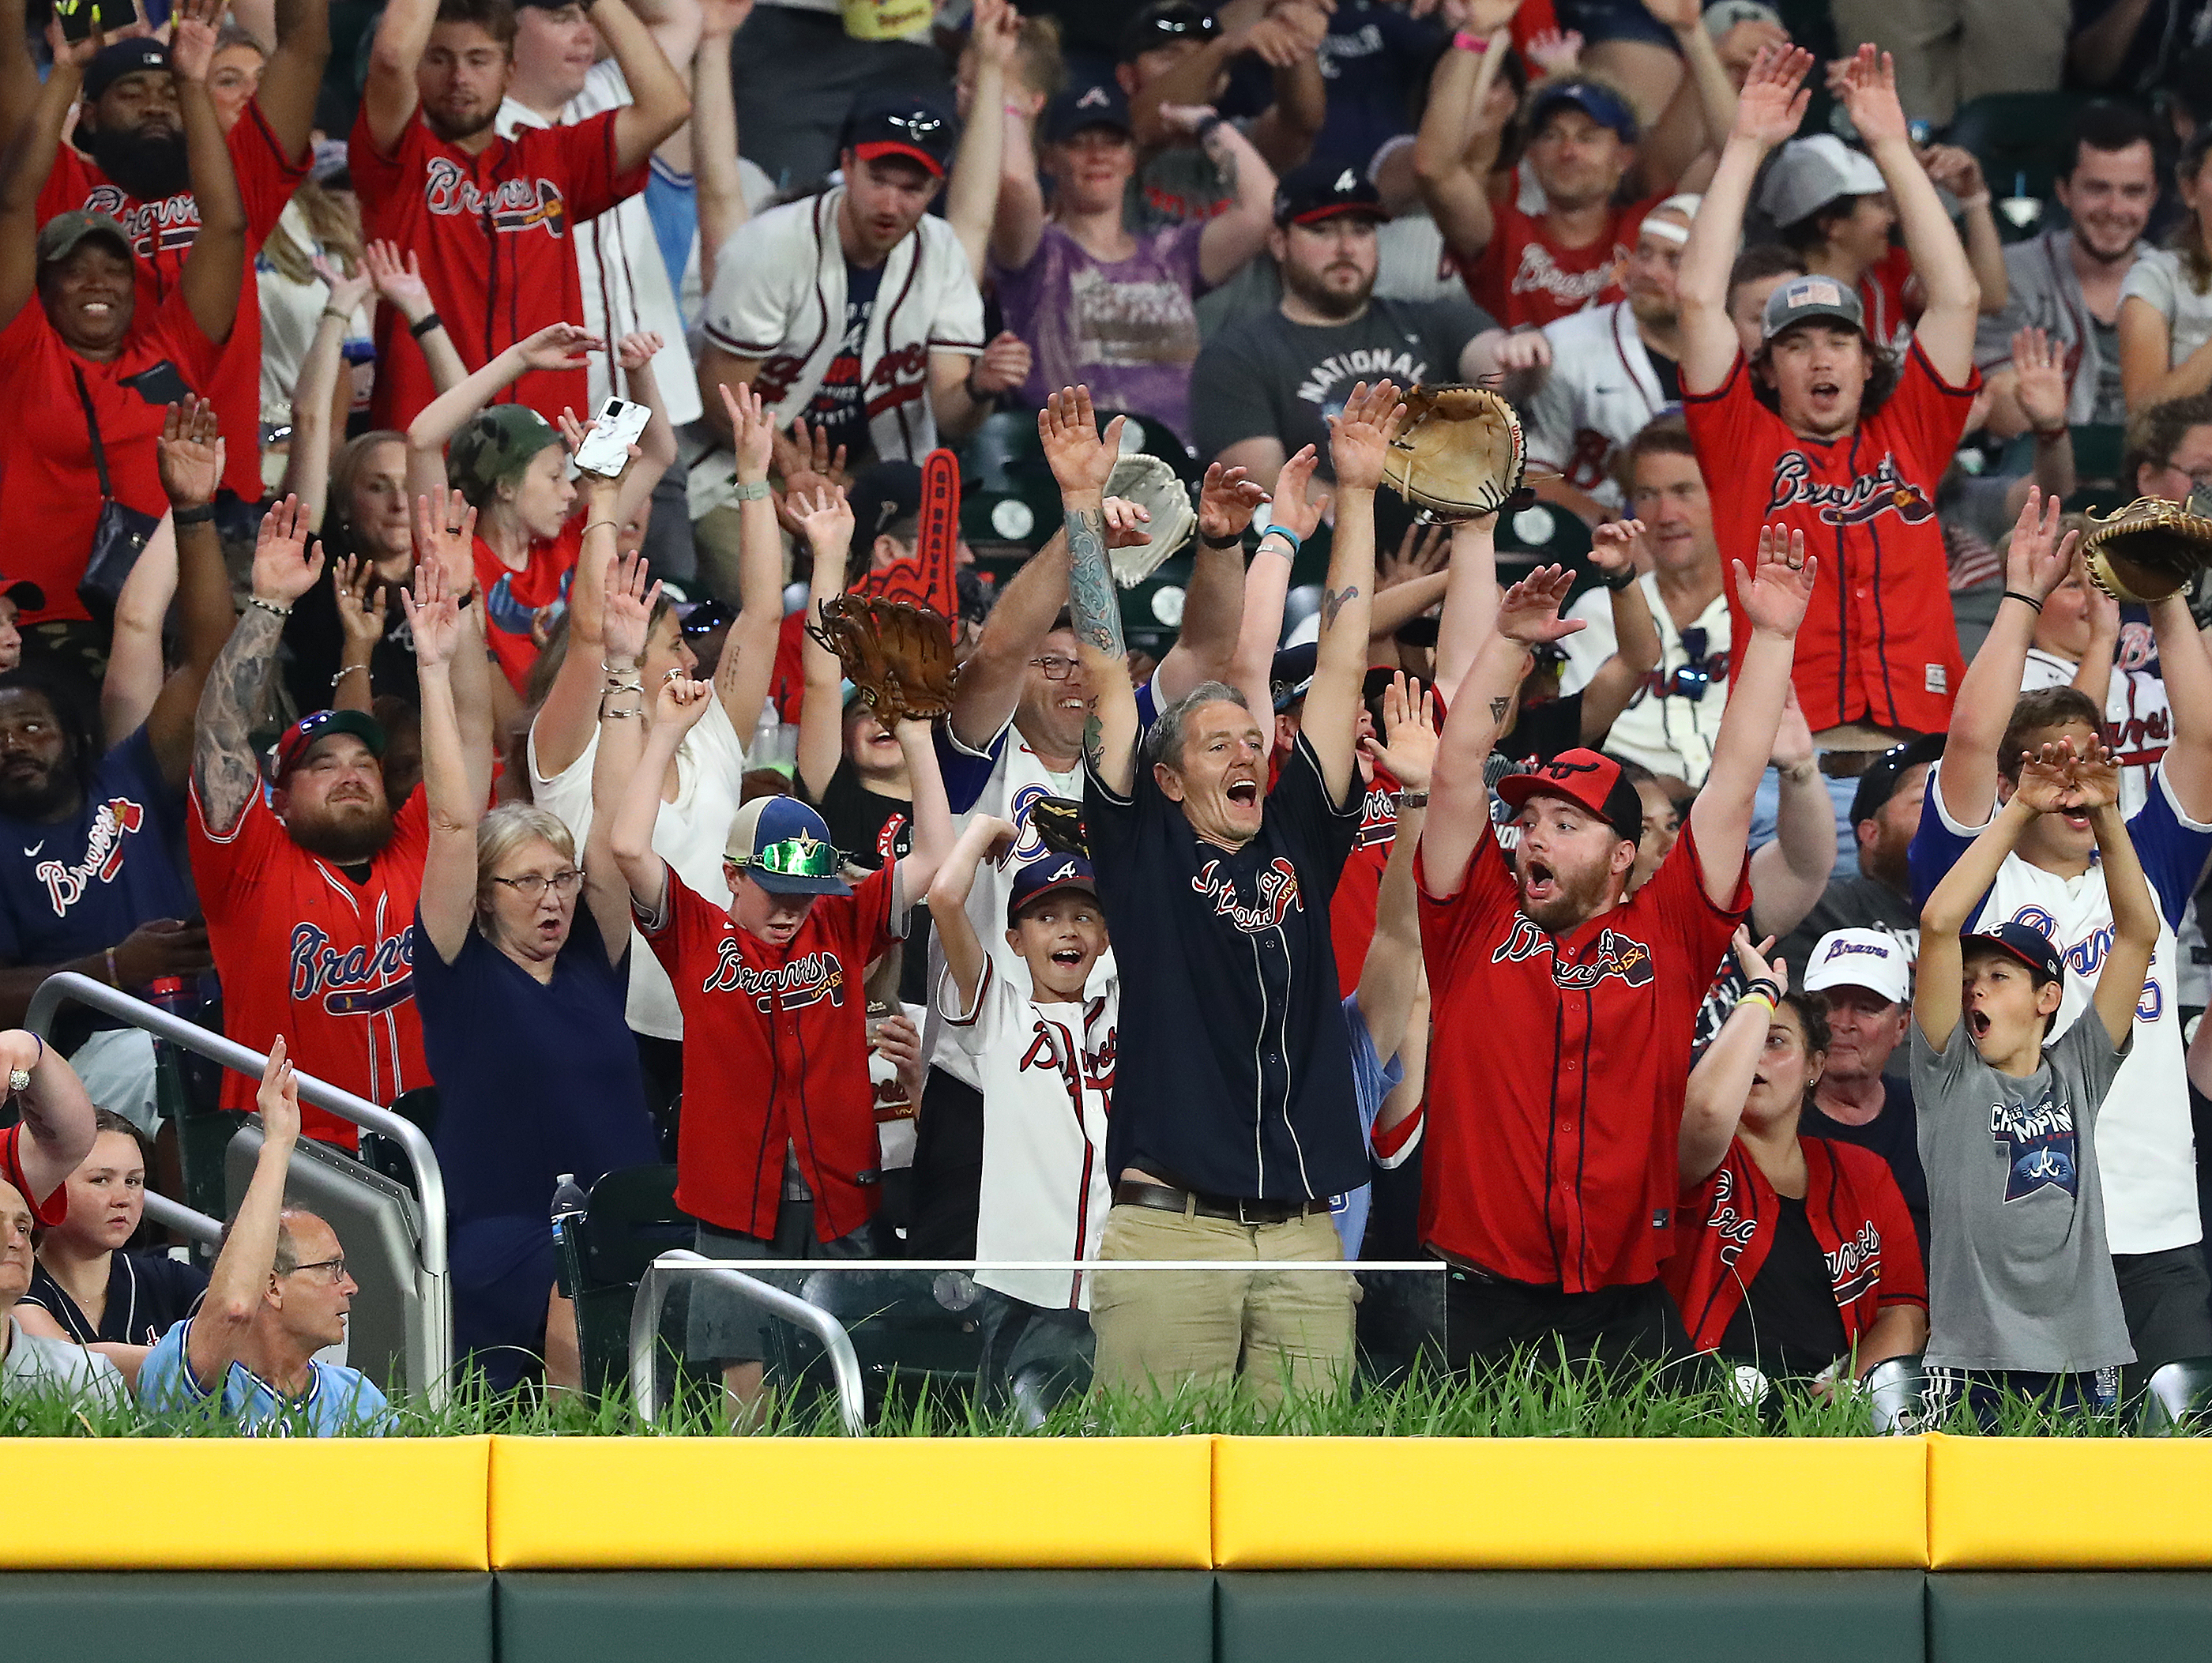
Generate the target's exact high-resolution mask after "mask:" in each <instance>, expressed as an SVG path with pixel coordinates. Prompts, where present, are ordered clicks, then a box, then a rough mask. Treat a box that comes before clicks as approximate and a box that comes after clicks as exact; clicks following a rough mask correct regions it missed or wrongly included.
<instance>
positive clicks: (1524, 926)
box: [1490, 918, 1651, 990]
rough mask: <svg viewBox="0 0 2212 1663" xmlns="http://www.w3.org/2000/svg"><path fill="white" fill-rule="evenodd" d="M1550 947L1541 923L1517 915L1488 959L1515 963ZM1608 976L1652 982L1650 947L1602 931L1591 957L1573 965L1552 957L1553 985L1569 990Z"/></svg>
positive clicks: (1634, 984)
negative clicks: (1508, 933)
mask: <svg viewBox="0 0 2212 1663" xmlns="http://www.w3.org/2000/svg"><path fill="white" fill-rule="evenodd" d="M1552 952H1553V946H1552V938H1551V935H1550V933H1549V932H1547V931H1546V930H1545V928H1544V927H1543V926H1541V925H1540V924H1538V923H1537V922H1536V920H1534V919H1532V918H1516V919H1515V920H1513V933H1512V935H1511V936H1510V938H1507V940H1506V941H1505V943H1504V945H1502V946H1500V947H1499V948H1498V950H1497V951H1496V952H1494V953H1492V955H1491V956H1490V962H1492V964H1518V963H1520V962H1522V960H1524V959H1532V958H1534V957H1535V956H1537V955H1538V954H1539V953H1543V954H1551V953H1552ZM1608 976H1619V977H1620V979H1621V980H1623V981H1625V982H1626V983H1627V984H1628V985H1629V986H1631V987H1644V986H1649V985H1650V981H1651V950H1650V948H1649V947H1646V946H1645V945H1644V944H1643V943H1642V942H1640V941H1638V940H1636V939H1635V938H1632V937H1630V936H1625V935H1623V934H1621V933H1620V931H1618V930H1601V931H1599V932H1598V937H1597V947H1596V950H1595V953H1594V954H1593V956H1591V957H1589V958H1586V959H1583V961H1582V962H1579V963H1576V964H1562V963H1560V962H1559V960H1558V958H1557V957H1556V956H1554V957H1553V960H1552V985H1553V986H1555V987H1563V988H1566V989H1569V990H1577V989H1581V988H1588V987H1595V986H1597V985H1598V983H1600V982H1601V981H1603V980H1605V979H1606V978H1607V977H1608Z"/></svg>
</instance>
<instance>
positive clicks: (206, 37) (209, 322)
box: [169, 0, 246, 346]
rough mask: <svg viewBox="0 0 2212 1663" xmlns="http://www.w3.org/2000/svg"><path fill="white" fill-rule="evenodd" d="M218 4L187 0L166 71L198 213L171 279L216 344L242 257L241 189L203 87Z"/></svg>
mask: <svg viewBox="0 0 2212 1663" xmlns="http://www.w3.org/2000/svg"><path fill="white" fill-rule="evenodd" d="M222 8H223V0H185V4H183V5H181V6H179V8H178V9H177V12H176V16H175V23H174V26H173V29H172V31H171V33H170V37H169V78H170V79H171V80H172V81H173V82H175V83H176V88H177V115H178V118H179V119H180V120H181V121H182V122H183V124H184V129H185V172H186V173H187V175H188V177H189V178H190V179H191V187H192V200H193V201H194V202H195V203H197V204H198V207H199V215H200V228H199V229H198V230H197V232H195V233H194V234H193V236H192V246H191V252H189V253H187V254H186V255H185V264H184V270H183V271H182V272H181V273H180V274H179V276H178V279H177V281H178V283H179V286H180V287H181V288H183V290H184V294H185V305H186V306H187V307H190V308H191V314H192V321H193V322H194V323H195V324H197V325H199V330H200V333H201V334H203V335H204V336H206V337H208V339H209V340H210V341H213V342H214V343H216V345H218V346H220V345H222V343H224V342H225V341H228V339H229V338H230V331H232V329H233V328H234V327H235V326H236V325H237V322H238V297H239V292H240V289H241V288H243V286H244V284H245V282H246V198H245V197H242V196H240V194H239V191H238V170H237V169H236V168H235V167H233V166H232V165H231V160H230V139H229V137H228V135H227V134H226V133H225V132H224V131H223V130H222V118H221V117H220V116H218V115H216V112H215V100H213V99H211V98H210V97H209V96H208V88H207V78H208V69H209V66H210V64H212V63H213V62H214V61H215V38H216V35H215V32H216V19H217V18H219V17H221V16H222Z"/></svg>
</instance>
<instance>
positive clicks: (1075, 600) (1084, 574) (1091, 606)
mask: <svg viewBox="0 0 2212 1663" xmlns="http://www.w3.org/2000/svg"><path fill="white" fill-rule="evenodd" d="M1067 552H1068V571H1067V601H1068V608H1069V610H1071V611H1072V612H1073V614H1074V615H1075V638H1076V640H1079V641H1081V642H1082V643H1083V644H1084V645H1085V646H1091V647H1095V648H1097V650H1098V651H1099V652H1103V653H1104V654H1105V655H1106V656H1107V657H1108V658H1109V659H1126V658H1127V657H1128V656H1129V649H1128V647H1127V645H1126V644H1125V643H1124V642H1123V640H1122V639H1121V601H1120V599H1119V598H1118V597H1117V596H1116V595H1115V592H1114V573H1113V568H1112V567H1109V565H1108V564H1107V561H1106V519H1105V515H1104V513H1103V512H1102V511H1100V510H1099V509H1097V508H1072V509H1070V510H1069V511H1068V513H1067Z"/></svg>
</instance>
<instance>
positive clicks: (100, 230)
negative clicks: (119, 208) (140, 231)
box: [39, 208, 132, 265]
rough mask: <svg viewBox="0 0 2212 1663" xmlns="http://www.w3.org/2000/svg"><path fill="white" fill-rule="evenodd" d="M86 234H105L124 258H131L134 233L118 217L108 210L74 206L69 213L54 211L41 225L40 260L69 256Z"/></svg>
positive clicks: (46, 260) (91, 235)
mask: <svg viewBox="0 0 2212 1663" xmlns="http://www.w3.org/2000/svg"><path fill="white" fill-rule="evenodd" d="M87 237H105V238H106V239H107V240H108V241H110V242H112V243H113V244H114V245H115V246H116V247H117V248H118V249H119V250H120V251H121V252H122V254H123V258H125V259H126V260H127V259H130V258H132V255H131V234H130V233H129V232H127V231H125V229H124V228H123V227H122V224H121V223H120V222H118V221H117V220H114V219H112V218H110V217H109V216H108V215H106V214H94V213H90V212H88V211H87V210H86V209H82V208H72V209H70V211H69V212H68V213H66V214H57V215H54V216H53V218H52V219H50V220H48V221H47V222H46V223H45V224H44V225H42V226H40V228H39V264H40V265H45V264H47V262H49V261H51V260H65V259H67V258H69V257H70V255H71V254H73V253H75V252H76V248H77V245H78V244H80V243H82V241H83V240H85V239H86V238H87Z"/></svg>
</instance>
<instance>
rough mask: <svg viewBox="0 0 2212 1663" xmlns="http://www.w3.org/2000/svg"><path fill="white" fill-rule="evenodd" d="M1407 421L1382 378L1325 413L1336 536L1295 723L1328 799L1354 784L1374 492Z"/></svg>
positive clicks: (1370, 592) (1371, 575)
mask: <svg viewBox="0 0 2212 1663" xmlns="http://www.w3.org/2000/svg"><path fill="white" fill-rule="evenodd" d="M1405 419H1406V407H1405V405H1403V404H1401V403H1399V401H1398V389H1397V388H1396V387H1395V386H1393V385H1391V384H1390V383H1389V382H1388V381H1383V382H1379V383H1377V384H1376V385H1375V386H1374V387H1372V388H1370V387H1369V386H1368V385H1367V384H1366V383H1365V382H1364V381H1362V382H1359V383H1358V384H1356V385H1354V386H1353V387H1352V394H1351V397H1349V398H1346V400H1345V402H1344V413H1343V414H1342V415H1341V416H1330V417H1329V418H1328V453H1329V460H1330V461H1331V463H1332V464H1334V467H1335V470H1336V533H1335V535H1334V537H1331V538H1330V539H1329V545H1328V577H1327V578H1326V579H1325V580H1323V586H1322V598H1321V640H1320V644H1319V646H1318V648H1317V650H1316V653H1315V655H1314V678H1313V687H1312V689H1311V690H1310V691H1309V692H1308V693H1307V695H1306V710H1305V719H1304V722H1303V723H1302V724H1301V727H1302V730H1303V731H1304V734H1305V738H1306V743H1308V744H1310V745H1311V746H1312V747H1313V751H1314V756H1315V757H1316V759H1317V760H1318V761H1319V762H1320V763H1321V777H1322V784H1323V785H1324V786H1327V787H1328V798H1329V801H1330V802H1332V803H1334V802H1340V801H1341V800H1342V799H1343V797H1344V793H1345V792H1346V791H1347V790H1348V789H1350V787H1351V785H1352V769H1353V768H1354V767H1355V765H1356V763H1357V762H1358V757H1357V756H1356V750H1357V747H1358V737H1359V702H1360V699H1359V695H1360V688H1361V685H1362V684H1363V683H1364V682H1365V680H1366V678H1367V623H1368V619H1369V616H1370V614H1371V612H1372V610H1373V608H1374V604H1375V490H1376V487H1377V486H1378V485H1380V484H1381V483H1383V462H1384V461H1385V459H1387V458H1388V457H1389V453H1390V441H1391V440H1394V439H1395V438H1396V437H1397V436H1398V427H1399V424H1400V423H1401V422H1403V421H1404V420H1405Z"/></svg>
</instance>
